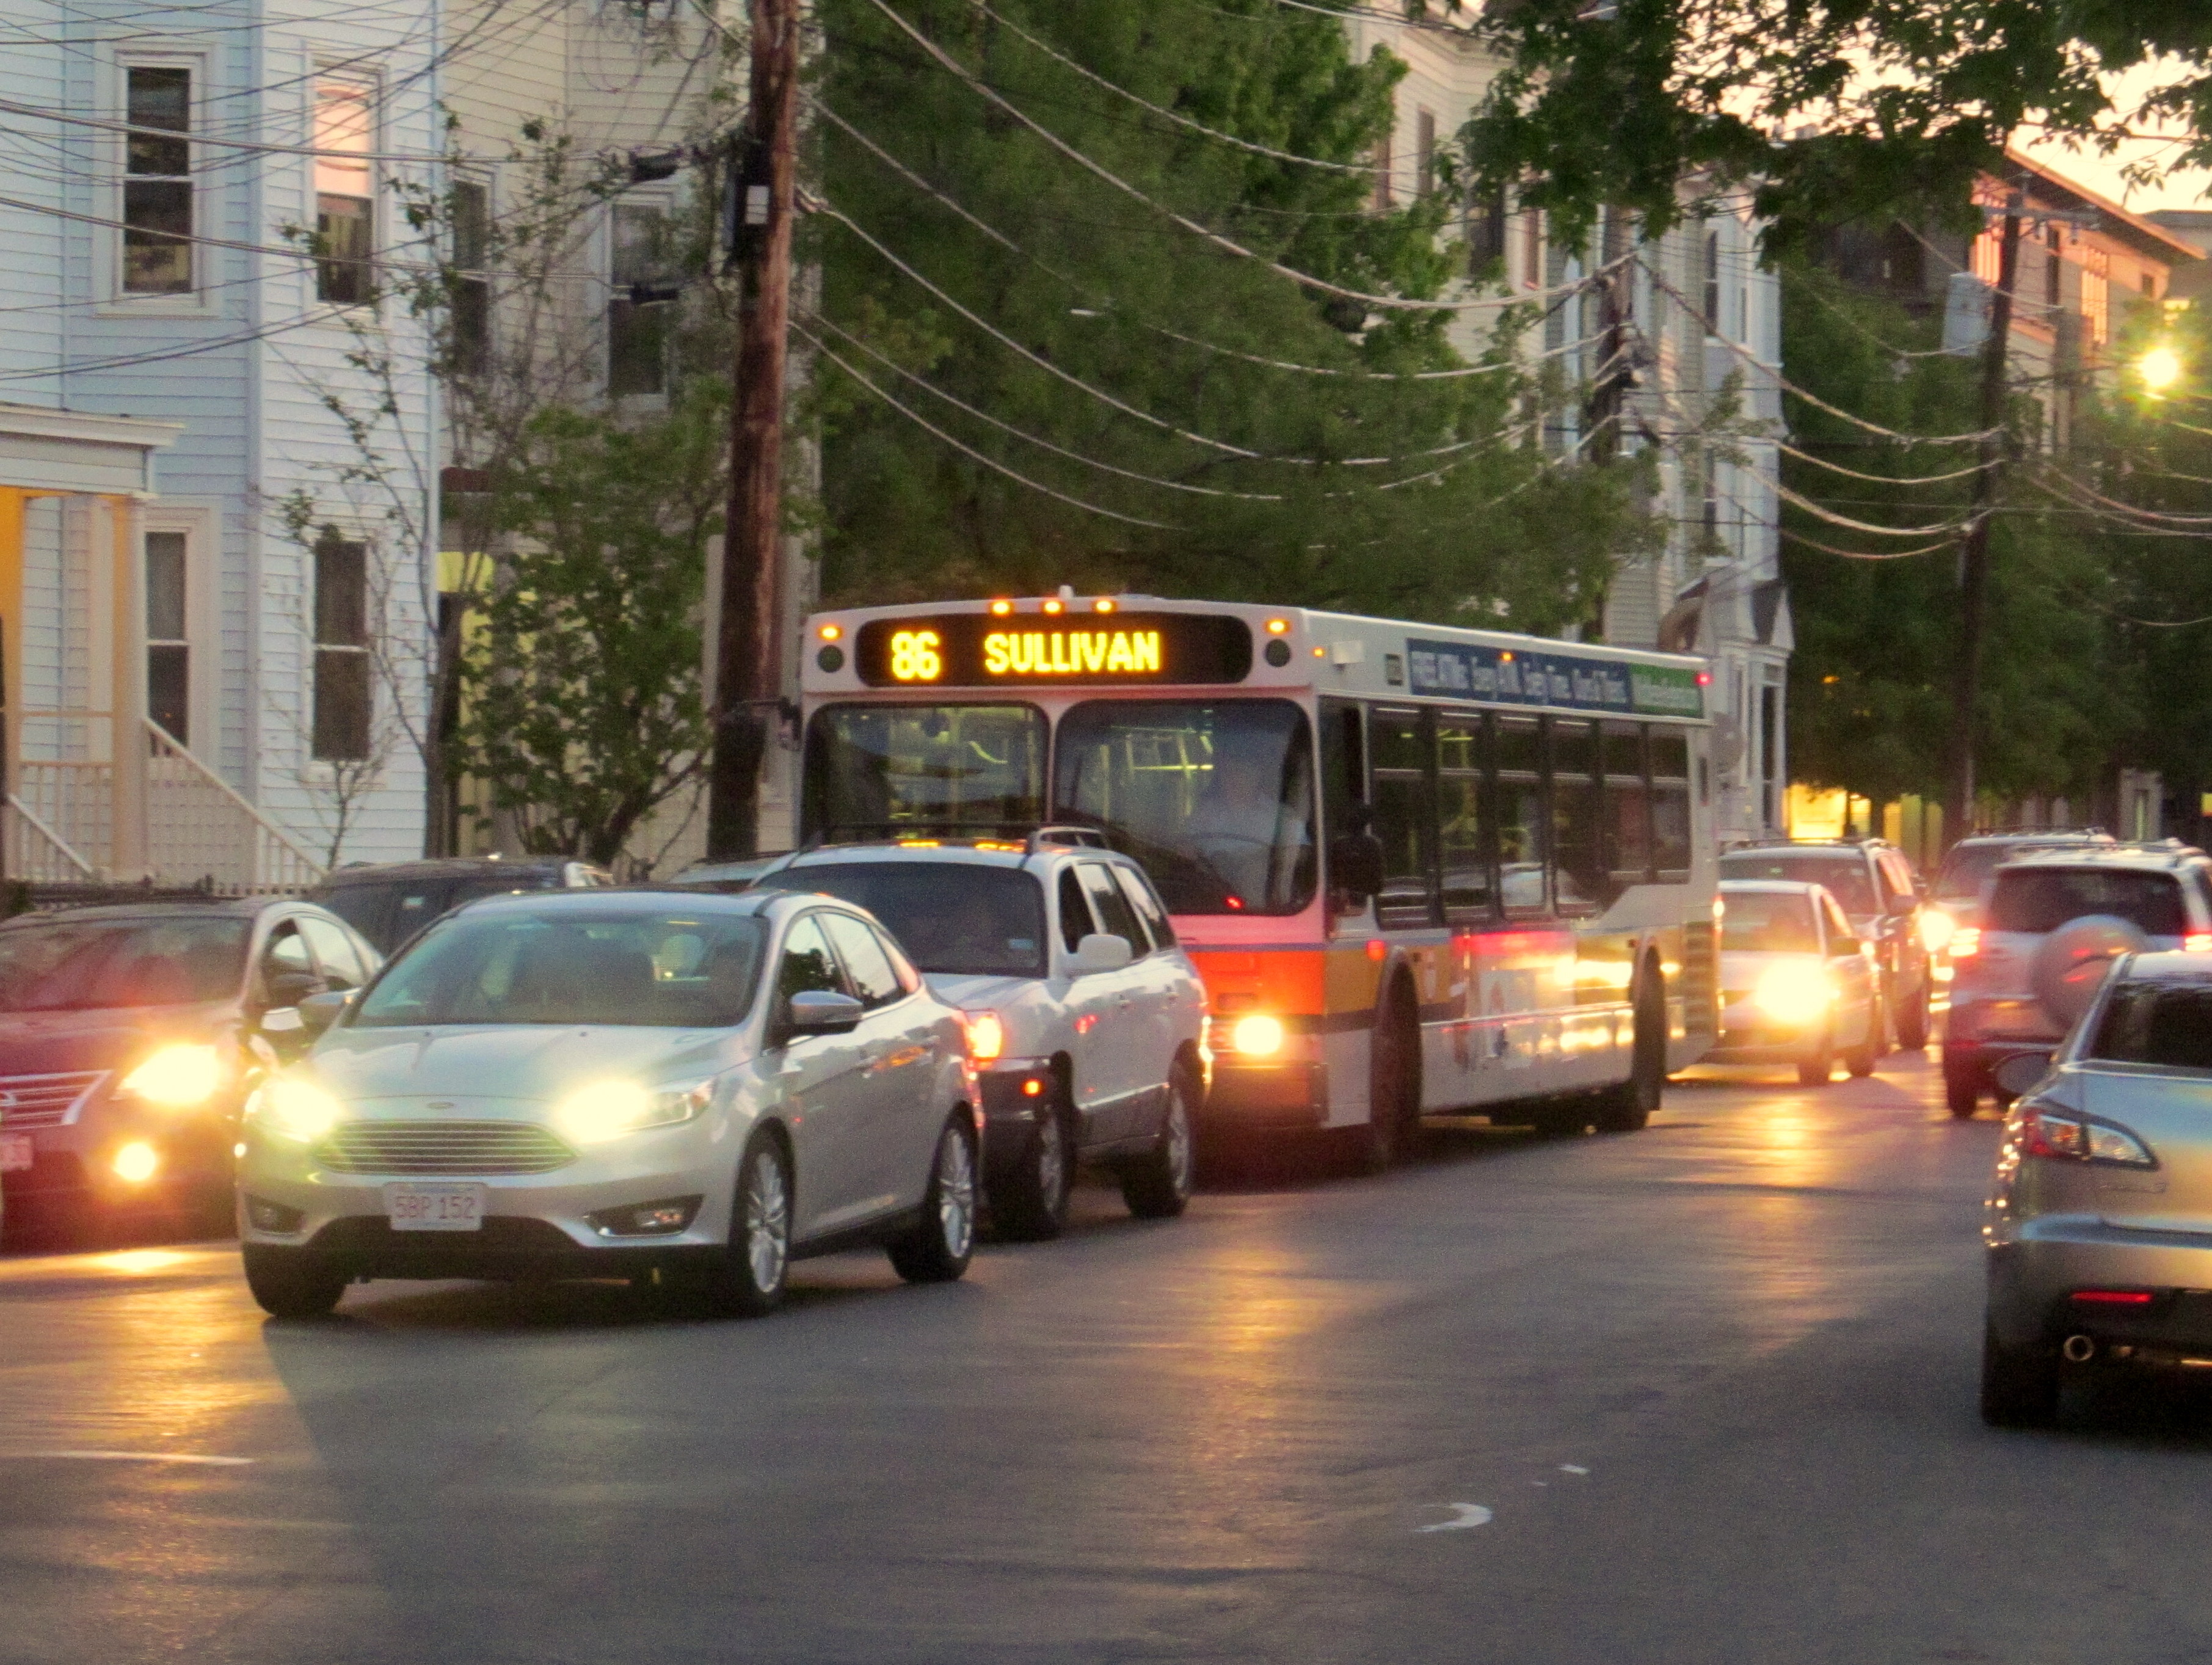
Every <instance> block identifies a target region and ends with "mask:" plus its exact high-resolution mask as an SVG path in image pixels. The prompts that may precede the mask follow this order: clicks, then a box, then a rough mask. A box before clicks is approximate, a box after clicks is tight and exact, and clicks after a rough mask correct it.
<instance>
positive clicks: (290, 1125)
mask: <svg viewBox="0 0 2212 1665" xmlns="http://www.w3.org/2000/svg"><path fill="white" fill-rule="evenodd" d="M345 1115H346V1109H345V1106H344V1104H343V1103H340V1102H339V1100H338V1099H337V1097H336V1096H335V1095H333V1094H331V1093H330V1092H327V1091H325V1090H324V1089H323V1088H321V1087H319V1086H317V1085H315V1084H314V1083H313V1082H312V1081H301V1080H296V1079H294V1078H292V1077H290V1076H283V1075H280V1076H278V1077H277V1078H276V1079H275V1080H274V1081H271V1082H270V1083H269V1084H268V1085H265V1086H264V1087H263V1088H261V1090H260V1091H258V1092H256V1093H255V1094H254V1095H253V1097H252V1098H251V1099H249V1100H247V1101H246V1119H247V1120H248V1121H252V1123H253V1124H254V1125H255V1126H256V1127H259V1128H260V1129H262V1131H263V1132H264V1133H273V1134H275V1135H276V1137H277V1138H279V1139H296V1140H298V1141H299V1142H300V1143H301V1144H302V1145H307V1144H311V1143H313V1141H314V1140H316V1139H320V1138H321V1137H322V1136H323V1135H324V1134H325V1133H328V1132H330V1130H331V1128H333V1127H337V1125H338V1123H339V1122H341V1121H344V1120H345Z"/></svg>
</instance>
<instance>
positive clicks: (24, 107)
mask: <svg viewBox="0 0 2212 1665" xmlns="http://www.w3.org/2000/svg"><path fill="white" fill-rule="evenodd" d="M0 111H5V112H7V113H8V114H9V115H12V116H26V117H28V118H31V119H33V120H35V121H52V122H59V123H62V124H64V125H68V126H71V127H95V128H98V129H100V130H101V131H104V132H109V133H123V134H126V135H130V136H132V137H147V138H156V139H166V140H169V141H172V142H175V141H183V142H185V143H191V144H212V145H216V146H219V147H221V148H222V149H225V150H247V151H252V152H254V153H256V154H258V155H270V156H328V155H334V154H337V153H334V152H333V151H332V150H331V148H330V147H329V146H328V145H322V146H316V145H312V144H270V143H262V142H259V141H256V140H252V139H228V138H218V137H215V136H214V135H212V134H201V133H197V132H190V131H187V132H179V131H177V130H176V129H174V128H171V127H142V126H136V125H132V124H131V123H130V122H127V121H110V120H108V119H107V118H106V117H104V116H79V115H72V114H70V112H67V111H64V110H49V109H46V108H44V107H43V106H39V105H35V104H21V103H18V102H17V101H16V100H14V99H8V98H0ZM9 131H13V130H9ZM22 137H34V136H33V135H29V134H25V135H23V136H22ZM343 154H344V155H345V159H346V160H347V161H372V162H442V161H450V160H452V158H451V156H450V155H449V154H448V153H447V152H445V151H442V150H348V151H346V152H344V153H343Z"/></svg>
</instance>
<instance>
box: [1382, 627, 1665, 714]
mask: <svg viewBox="0 0 2212 1665" xmlns="http://www.w3.org/2000/svg"><path fill="white" fill-rule="evenodd" d="M1406 657H1407V671H1408V676H1407V681H1408V683H1409V684H1410V685H1411V687H1412V690H1413V692H1414V693H1416V694H1440V695H1444V696H1457V697H1459V698H1461V699H1468V700H1487V701H1496V702H1500V703H1504V704H1509V705H1538V706H1548V707H1551V708H1553V709H1556V710H1567V711H1599V712H1613V713H1617V714H1620V715H1621V716H1624V717H1628V716H1650V717H1702V716H1704V715H1705V690H1704V689H1703V688H1701V687H1700V686H1699V683H1698V677H1697V673H1696V672H1695V671H1688V670H1685V669H1682V668H1680V667H1679V666H1676V665H1632V664H1624V663H1622V662H1621V661H1620V660H1618V659H1586V658H1583V656H1581V655H1579V654H1572V653H1529V652H1526V651H1516V650H1514V649H1510V648H1504V647H1470V646H1468V645H1465V644H1462V643H1459V642H1450V641H1421V640H1417V639H1411V638H1409V639H1408V640H1407V643H1406Z"/></svg>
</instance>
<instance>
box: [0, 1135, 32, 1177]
mask: <svg viewBox="0 0 2212 1665" xmlns="http://www.w3.org/2000/svg"><path fill="white" fill-rule="evenodd" d="M31 1161H32V1157H31V1136H30V1134H28V1133H0V1174H23V1173H28V1172H29V1171H30V1169H31Z"/></svg>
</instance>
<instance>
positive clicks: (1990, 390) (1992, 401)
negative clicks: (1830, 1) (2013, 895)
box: [1943, 179, 2026, 843]
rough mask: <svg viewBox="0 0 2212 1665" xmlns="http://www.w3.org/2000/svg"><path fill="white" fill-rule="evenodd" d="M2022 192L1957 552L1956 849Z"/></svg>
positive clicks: (1995, 298) (2016, 201)
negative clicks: (1969, 509) (1977, 459)
mask: <svg viewBox="0 0 2212 1665" xmlns="http://www.w3.org/2000/svg"><path fill="white" fill-rule="evenodd" d="M2025 195H2026V193H2025V192H2024V191H2022V189H2021V185H2020V182H2019V180H2018V179H2015V180H2014V181H2013V184H2012V186H2011V189H2010V191H2009V194H2008V196H2007V197H2006V199H2005V215H2004V229H2003V232H2002V236H2001V237H2000V239H1999V241H1998V245H1997V249H1998V252H1997V284H1996V293H1995V294H1994V295H1991V296H1990V334H1989V339H1988V340H1986V341H1984V343H1982V413H1981V427H1982V443H1981V453H1980V456H1981V471H1980V472H1979V473H1978V474H1976V475H1975V476H1974V499H1973V518H1972V520H1969V521H1968V522H1967V523H1966V541H1965V542H1964V544H1962V545H1961V546H1960V551H1959V680H1958V686H1957V688H1956V690H1955V691H1954V694H1953V696H1952V699H1953V703H1954V709H1953V711H1952V713H1951V793H1950V799H1951V801H1950V802H1949V803H1948V805H1945V810H1944V827H1943V832H1944V836H1945V837H1946V839H1947V840H1948V841H1949V842H1954V843H1955V842H1957V841H1958V840H1960V839H1961V838H1964V837H1966V836H1967V835H1968V834H1969V833H1971V832H1972V831H1973V829H1974V750H1975V747H1976V745H1977V744H1978V740H1979V738H1980V737H1979V732H1978V725H1977V724H1976V722H1975V720H1974V706H1975V702H1976V701H1977V698H1978V696H1979V694H1980V692H1981V683H1982V637H1983V635H1984V633H1985V630H1986V627H1987V623H1988V616H1989V590H1990V516H1991V513H1992V512H1993V511H1994V510H1995V508H1996V496H1997V484H1998V475H1999V473H2000V472H2001V471H2002V465H2003V461H2004V453H2005V437H2006V436H2005V432H2004V427H2005V404H2006V398H2005V395H2006V392H2007V388H2006V381H2005V362H2006V351H2007V349H2008V347H2009V346H2010V344H2011V337H2012V295H2013V290H2014V289H2015V288H2017V287H2018V283H2019V277H2020V226H2021V214H2022V210H2023V209H2024V208H2025V206H2026V203H2025Z"/></svg>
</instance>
